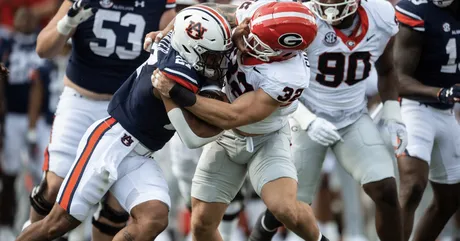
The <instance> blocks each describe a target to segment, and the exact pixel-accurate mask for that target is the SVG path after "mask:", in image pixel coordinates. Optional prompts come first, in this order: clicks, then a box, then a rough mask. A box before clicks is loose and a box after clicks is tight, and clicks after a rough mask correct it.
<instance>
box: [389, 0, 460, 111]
mask: <svg viewBox="0 0 460 241" xmlns="http://www.w3.org/2000/svg"><path fill="white" fill-rule="evenodd" d="M457 1H458V0H457ZM396 16H397V18H398V20H399V22H400V23H401V24H402V25H404V26H407V27H409V28H411V29H413V30H415V31H418V32H420V33H421V34H422V36H423V43H422V52H421V56H420V61H419V64H418V66H417V69H416V71H415V76H414V77H415V78H416V79H417V80H418V81H420V82H422V83H423V84H425V85H429V86H435V87H451V86H452V85H454V84H457V83H460V17H459V16H455V15H454V14H453V13H452V12H451V11H450V10H449V9H448V8H440V7H437V6H436V5H434V4H433V2H432V1H427V0H401V1H400V2H399V3H398V5H397V6H396ZM427 104H428V103H427ZM429 105H431V106H433V107H436V108H441V109H447V108H452V106H451V105H445V104H438V103H435V104H432V103H431V104H429Z"/></svg>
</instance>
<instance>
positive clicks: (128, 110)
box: [108, 34, 202, 151]
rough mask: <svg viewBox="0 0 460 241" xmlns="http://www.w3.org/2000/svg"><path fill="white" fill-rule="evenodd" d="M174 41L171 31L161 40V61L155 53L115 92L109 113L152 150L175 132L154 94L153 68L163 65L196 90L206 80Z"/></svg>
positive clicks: (169, 74)
mask: <svg viewBox="0 0 460 241" xmlns="http://www.w3.org/2000/svg"><path fill="white" fill-rule="evenodd" d="M170 40H171V34H168V35H167V36H166V37H164V38H163V39H162V40H161V41H160V43H159V45H158V61H156V59H157V58H155V55H154V54H153V53H152V54H151V55H150V58H149V59H148V60H147V61H146V62H145V63H144V64H142V65H141V66H140V67H139V68H137V70H136V71H135V72H134V73H133V74H132V75H131V76H130V77H129V78H128V79H127V80H126V81H125V83H124V84H123V85H122V86H121V87H120V89H119V90H118V91H117V92H116V93H115V95H114V96H113V98H112V101H111V102H110V104H109V108H108V112H109V114H110V115H111V116H112V117H114V118H115V119H116V120H117V121H118V122H119V123H120V124H121V125H122V126H123V128H125V129H126V130H127V131H128V132H129V133H131V135H133V136H134V137H136V138H137V139H138V140H139V141H140V142H141V143H142V144H144V145H145V146H146V147H148V148H149V149H150V150H152V151H157V150H160V149H161V148H163V146H164V145H165V144H166V142H168V141H169V139H171V137H172V136H173V135H174V132H175V130H174V127H173V126H172V124H171V122H170V121H169V118H168V115H167V113H166V109H165V107H164V104H163V102H162V101H161V100H160V99H158V98H157V97H155V95H154V94H153V86H152V82H151V80H150V77H151V76H152V73H153V71H154V70H155V69H157V68H159V69H160V70H161V71H162V73H164V74H166V75H167V76H169V77H170V78H172V79H174V80H175V81H176V82H177V83H179V84H181V85H183V86H184V87H186V88H189V89H191V90H193V91H195V92H196V91H197V90H198V89H199V88H200V87H201V83H202V80H201V79H200V77H199V76H198V74H197V72H196V71H195V70H194V69H193V68H192V66H191V65H190V64H188V63H187V62H186V61H185V59H183V58H182V57H181V56H180V55H179V53H178V52H177V51H175V50H174V49H173V48H172V47H170ZM152 52H153V51H152Z"/></svg>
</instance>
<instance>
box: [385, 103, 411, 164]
mask: <svg viewBox="0 0 460 241" xmlns="http://www.w3.org/2000/svg"><path fill="white" fill-rule="evenodd" d="M379 124H380V126H381V132H382V137H383V138H384V139H385V141H386V143H387V144H389V145H391V146H393V149H394V153H395V155H396V156H397V157H399V156H401V155H402V154H403V153H404V151H405V150H406V147H407V144H408V138H407V131H406V126H405V125H404V123H403V121H402V117H401V107H400V106H399V102H398V101H395V100H387V101H385V103H384V104H383V113H382V117H381V119H380V122H379Z"/></svg>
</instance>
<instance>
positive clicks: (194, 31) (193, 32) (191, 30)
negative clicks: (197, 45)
mask: <svg viewBox="0 0 460 241" xmlns="http://www.w3.org/2000/svg"><path fill="white" fill-rule="evenodd" d="M185 31H187V35H188V36H190V38H192V39H197V40H198V39H202V38H203V34H204V32H206V31H208V30H207V29H205V28H204V27H203V26H202V25H201V23H200V22H197V23H195V22H193V21H190V25H188V27H187V28H186V29H185Z"/></svg>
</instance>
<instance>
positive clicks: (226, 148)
mask: <svg viewBox="0 0 460 241" xmlns="http://www.w3.org/2000/svg"><path fill="white" fill-rule="evenodd" d="M236 17H237V19H238V21H239V22H242V20H243V19H244V18H246V17H249V18H250V19H251V20H250V29H249V31H250V34H249V36H248V37H245V38H244V41H245V43H246V46H247V47H248V51H247V54H242V53H239V52H238V53H236V54H235V55H234V56H233V57H234V58H232V63H231V65H230V66H229V70H228V74H227V85H226V88H225V91H226V95H227V97H228V99H229V100H230V102H231V104H229V103H224V102H219V101H213V100H209V99H205V98H201V97H199V96H196V95H194V94H192V93H191V92H187V91H181V95H178V94H177V92H178V89H180V85H178V84H176V85H174V82H172V81H171V80H169V79H168V78H165V77H164V76H162V75H161V74H159V73H155V74H154V78H153V85H154V86H158V88H159V90H160V92H161V93H162V94H163V95H165V96H170V97H171V98H172V99H173V100H174V101H175V102H176V103H180V104H181V105H182V106H185V107H186V108H187V109H188V110H190V111H191V112H192V113H193V114H195V115H196V116H198V117H199V118H201V119H203V120H205V121H207V122H208V123H210V124H213V125H216V126H218V127H221V128H223V129H226V130H228V131H226V132H225V133H224V134H223V136H222V137H220V138H219V139H218V140H217V141H216V142H213V143H212V144H210V145H207V146H206V147H205V148H204V150H203V154H202V156H201V158H200V160H199V162H198V167H197V170H196V172H195V176H194V178H193V184H192V197H193V198H192V210H193V211H192V234H193V240H195V241H196V240H208V241H209V240H222V238H221V236H220V234H219V232H218V230H217V227H218V225H219V222H220V220H221V219H222V216H223V215H224V212H225V210H226V208H227V205H228V204H229V203H230V201H231V200H232V199H233V198H234V197H235V195H236V194H237V192H238V190H239V189H240V188H241V186H242V184H243V182H244V180H245V177H246V173H249V177H250V179H251V182H252V184H253V186H254V190H255V191H256V192H257V194H258V195H259V196H261V198H262V199H263V200H264V202H265V204H266V205H267V207H268V209H270V210H271V211H272V212H273V213H274V215H275V216H276V217H277V218H279V219H280V220H281V221H282V222H283V223H284V224H285V225H286V226H287V227H288V228H290V229H291V230H293V231H295V232H296V233H297V234H298V235H299V236H301V237H302V238H303V239H305V240H309V241H318V240H327V239H326V238H325V237H323V236H322V235H321V234H320V232H319V230H318V227H317V225H316V222H315V218H314V216H313V213H312V211H311V209H310V207H309V206H308V205H306V204H305V203H302V202H299V201H297V198H296V191H297V175H296V170H295V167H294V165H293V163H292V161H291V153H290V146H289V145H290V141H289V140H290V133H289V132H290V131H289V125H288V118H287V115H288V114H289V113H292V112H293V111H294V110H295V109H296V108H297V103H298V102H297V98H298V97H299V96H300V95H301V93H302V92H303V90H304V89H305V88H306V87H307V86H308V82H309V70H308V67H307V66H306V62H305V56H304V55H303V53H302V51H301V50H303V49H304V48H306V47H307V46H308V45H309V44H310V43H311V41H312V40H313V39H314V37H315V35H316V23H315V18H314V16H313V14H312V13H311V12H310V11H309V10H308V9H307V8H306V7H304V6H302V5H301V4H299V3H292V2H273V1H257V2H244V3H243V4H241V5H240V7H239V8H238V10H237V11H236ZM173 86H174V87H173ZM229 129H232V130H229Z"/></svg>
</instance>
